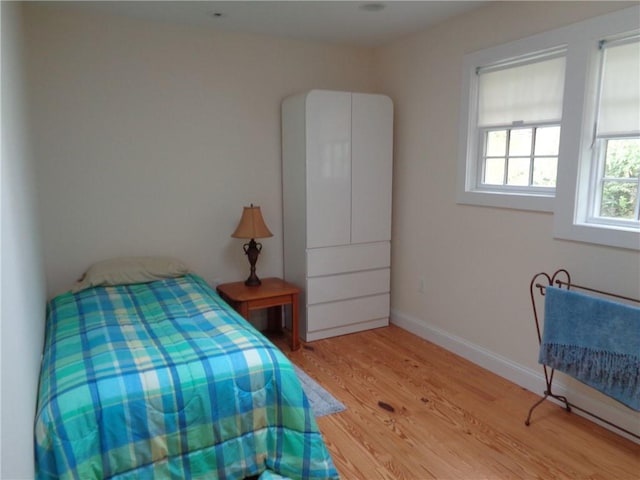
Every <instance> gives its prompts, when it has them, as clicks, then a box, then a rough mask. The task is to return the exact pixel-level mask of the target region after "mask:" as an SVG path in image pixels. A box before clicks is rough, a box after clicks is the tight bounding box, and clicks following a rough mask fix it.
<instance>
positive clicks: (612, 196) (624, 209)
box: [588, 35, 640, 227]
mask: <svg viewBox="0 0 640 480" xmlns="http://www.w3.org/2000/svg"><path fill="white" fill-rule="evenodd" d="M600 51H601V54H600V57H601V59H600V60H601V61H600V65H601V68H600V75H599V84H600V89H599V99H598V102H597V115H596V124H595V125H596V127H595V129H594V130H595V135H594V136H595V138H594V148H593V158H592V164H593V166H594V167H593V171H594V174H593V183H592V184H591V192H590V203H591V206H590V213H591V215H590V216H589V218H588V221H589V222H592V223H600V224H606V225H619V226H630V227H634V226H635V227H638V226H640V223H639V220H640V218H639V217H638V214H639V208H638V205H639V202H640V196H639V195H638V190H639V188H638V184H639V182H640V37H638V36H637V35H635V36H629V37H623V38H619V39H614V40H603V41H602V42H600Z"/></svg>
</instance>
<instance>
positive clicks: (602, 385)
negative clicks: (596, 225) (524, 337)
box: [538, 287, 640, 411]
mask: <svg viewBox="0 0 640 480" xmlns="http://www.w3.org/2000/svg"><path fill="white" fill-rule="evenodd" d="M544 308H545V315H544V317H545V320H544V333H543V336H542V344H541V345H540V356H539V358H538V361H539V362H540V363H542V364H544V365H548V366H549V367H551V368H555V369H557V370H560V371H561V372H564V373H566V374H568V375H571V376H572V377H574V378H576V379H578V380H580V381H581V382H584V383H586V384H587V385H589V386H591V387H593V388H595V389H596V390H599V391H600V392H602V393H604V394H606V395H609V396H610V397H612V398H615V399H616V400H618V401H619V402H622V403H623V404H625V405H627V406H628V407H630V408H633V409H634V410H639V411H640V308H638V307H632V306H629V305H625V304H622V303H616V302H612V301H609V300H604V299H602V298H597V297H594V296H590V295H585V294H582V293H577V292H573V291H570V290H566V289H560V288H554V287H549V288H547V289H546V294H545V307H544Z"/></svg>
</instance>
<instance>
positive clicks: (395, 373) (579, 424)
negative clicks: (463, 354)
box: [273, 326, 640, 480]
mask: <svg viewBox="0 0 640 480" xmlns="http://www.w3.org/2000/svg"><path fill="white" fill-rule="evenodd" d="M273 340H274V342H275V343H276V344H278V346H279V347H280V348H281V349H282V350H283V351H284V352H285V353H286V354H287V355H288V356H289V358H290V359H291V360H292V361H293V362H294V363H296V364H297V365H299V366H300V367H302V368H303V369H304V370H305V371H306V372H307V373H308V374H309V375H310V376H311V377H313V378H315V379H316V380H317V381H318V382H319V383H320V384H321V385H323V386H324V387H325V388H326V389H327V390H329V391H330V392H331V393H332V394H333V395H335V396H336V397H337V398H338V399H339V400H340V401H342V402H343V403H344V404H345V405H346V406H347V410H346V411H345V412H342V413H339V414H334V415H329V416H326V417H321V418H319V419H318V424H319V426H320V429H321V430H322V433H323V435H324V438H325V441H326V443H327V446H328V448H329V450H330V452H331V455H332V456H333V460H334V462H335V464H336V467H337V468H338V470H339V472H340V474H341V476H342V478H343V479H344V480H352V479H353V480H355V479H366V480H369V479H394V480H396V479H415V480H420V479H432V478H437V479H520V478H522V479H533V478H540V479H554V478H558V479H594V480H596V479H597V480H602V479H640V445H637V444H635V443H633V442H631V441H629V440H626V439H624V438H622V437H620V436H619V435H616V434H614V433H612V432H609V431H607V430H605V429H603V428H601V427H599V426H597V425H595V424H594V423H592V422H590V421H588V420H586V419H584V418H581V417H580V416H578V415H575V414H570V413H567V412H565V411H564V410H563V409H562V408H561V407H559V406H557V405H554V404H552V403H551V402H545V403H543V404H542V405H541V406H540V407H538V408H537V409H536V411H535V413H534V416H533V420H532V423H531V426H529V427H527V426H525V425H524V419H525V417H526V415H527V412H528V410H529V408H530V407H531V405H532V404H533V403H534V402H535V401H536V399H537V398H539V397H538V396H537V395H535V394H534V393H531V392H529V391H527V390H525V389H523V388H521V387H519V386H517V385H515V384H513V383H511V382H509V381H507V380H505V379H503V378H501V377H499V376H496V375H494V374H492V373H490V372H488V371H487V370H484V369H482V368H480V367H478V366H476V365H474V364H472V363H470V362H468V361H466V360H464V359H462V358H460V357H458V356H456V355H454V354H453V353H450V352H448V351H446V350H444V349H442V348H440V347H438V346H436V345H434V344H432V343H429V342H427V341H425V340H423V339H421V338H419V337H416V336H415V335H412V334H411V333H409V332H406V331H405V330H402V329H400V328H398V327H395V326H390V327H387V328H381V329H376V330H371V331H367V332H363V333H357V334H352V335H346V336H342V337H336V338H331V339H327V340H320V341H317V342H313V343H309V344H306V345H304V346H303V348H301V349H300V350H298V351H297V352H291V351H290V349H289V345H288V343H286V340H285V339H282V338H274V339H273ZM379 402H383V403H384V404H386V405H388V407H387V408H386V409H385V408H383V407H381V406H380V405H379ZM389 407H390V408H389ZM390 409H393V411H390Z"/></svg>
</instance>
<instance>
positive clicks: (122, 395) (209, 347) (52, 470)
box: [35, 273, 338, 480]
mask: <svg viewBox="0 0 640 480" xmlns="http://www.w3.org/2000/svg"><path fill="white" fill-rule="evenodd" d="M35 456H36V474H37V477H38V478H40V479H49V478H74V479H82V480H90V479H99V478H113V479H118V480H124V479H144V478H207V479H215V478H220V479H243V478H246V477H253V478H255V477H257V476H260V479H268V478H282V477H284V478H292V479H297V478H304V479H307V478H308V479H320V478H322V479H327V478H338V474H337V472H336V469H335V467H334V465H333V462H332V460H331V457H330V455H329V453H328V451H327V449H326V446H325V444H324V441H323V439H322V436H321V434H320V432H319V430H318V427H317V424H316V421H315V418H314V416H313V413H312V411H311V410H310V407H309V403H308V400H307V398H306V396H305V394H304V392H303V390H302V388H301V386H300V382H299V381H298V378H297V376H296V374H295V371H294V369H293V366H292V365H291V363H290V362H289V360H288V359H287V358H286V357H285V356H284V354H283V353H282V352H280V351H279V350H278V349H277V348H276V347H275V346H274V345H273V344H271V343H270V342H269V341H268V340H267V339H266V338H265V337H263V336H262V335H261V334H260V333H259V332H258V331H257V330H255V329H254V328H253V327H252V326H251V325H250V324H249V323H248V322H246V321H245V320H244V319H242V317H240V316H239V315H238V314H236V312H235V311H233V310H232V309H231V308H230V307H229V306H228V305H227V304H226V303H225V302H224V301H223V300H222V299H221V298H220V297H219V296H218V295H217V294H216V293H215V292H214V291H213V290H212V289H211V288H209V286H208V285H207V284H206V282H205V281H204V280H203V279H202V278H200V277H199V276H197V275H194V274H191V273H188V274H186V275H180V276H175V277H172V278H165V279H160V280H154V281H146V282H144V283H134V284H123V285H112V286H95V287H90V288H86V289H83V290H81V291H78V292H76V293H72V292H68V293H65V294H62V295H59V296H57V297H55V298H53V299H52V300H51V301H50V302H49V304H48V307H47V325H46V333H45V346H44V353H43V359H42V367H41V376H40V385H39V390H38V406H37V411H36V419H35Z"/></svg>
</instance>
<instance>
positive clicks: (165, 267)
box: [71, 257, 189, 292]
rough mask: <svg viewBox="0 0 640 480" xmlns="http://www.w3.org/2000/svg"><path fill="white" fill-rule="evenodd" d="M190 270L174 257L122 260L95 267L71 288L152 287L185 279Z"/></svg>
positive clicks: (99, 264)
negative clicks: (169, 279)
mask: <svg viewBox="0 0 640 480" xmlns="http://www.w3.org/2000/svg"><path fill="white" fill-rule="evenodd" d="M187 273H189V268H188V267H187V266H186V265H185V264H184V262H182V261H181V260H178V259H177V258H173V257H121V258H113V259H110V260H104V261H102V262H98V263H94V264H93V265H92V266H91V267H89V269H88V270H87V271H86V272H85V273H84V275H83V276H82V278H81V279H80V280H78V282H77V283H76V284H75V285H74V286H73V287H72V288H71V291H72V292H79V291H80V290H84V289H85V288H91V287H100V286H110V285H127V284H132V283H148V282H153V281H155V280H162V279H165V278H175V277H181V276H183V275H186V274H187Z"/></svg>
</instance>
